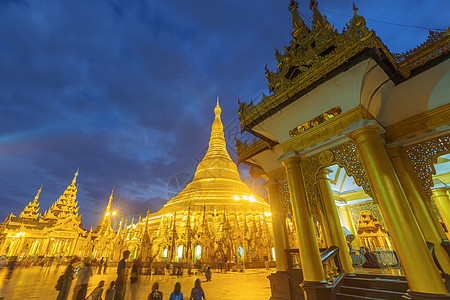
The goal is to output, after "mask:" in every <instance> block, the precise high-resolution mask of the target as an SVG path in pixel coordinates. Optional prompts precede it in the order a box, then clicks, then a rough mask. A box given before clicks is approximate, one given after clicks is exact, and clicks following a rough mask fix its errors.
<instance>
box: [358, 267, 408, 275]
mask: <svg viewBox="0 0 450 300" xmlns="http://www.w3.org/2000/svg"><path fill="white" fill-rule="evenodd" d="M354 268H355V273H356V274H363V275H389V276H405V274H403V270H402V268H394V267H391V268H384V269H370V268H363V267H354Z"/></svg>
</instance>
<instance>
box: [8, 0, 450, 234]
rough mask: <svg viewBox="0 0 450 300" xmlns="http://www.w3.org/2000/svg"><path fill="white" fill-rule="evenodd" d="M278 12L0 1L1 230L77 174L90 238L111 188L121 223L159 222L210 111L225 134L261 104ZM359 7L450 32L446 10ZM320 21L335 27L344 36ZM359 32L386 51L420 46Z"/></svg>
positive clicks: (249, 5)
mask: <svg viewBox="0 0 450 300" xmlns="http://www.w3.org/2000/svg"><path fill="white" fill-rule="evenodd" d="M337 3H338V2H336V1H331V0H328V1H325V0H324V1H320V3H319V8H320V9H326V10H329V11H336V12H341V13H342V12H345V13H346V14H350V15H351V14H352V13H353V12H352V10H351V1H345V3H341V2H339V5H337ZM287 4H288V1H286V3H280V2H278V1H269V0H263V1H259V2H257V3H255V2H252V1H247V2H245V1H244V2H242V1H216V2H211V1H206V0H200V1H191V2H187V1H165V2H164V1H143V0H141V1H138V0H133V1H126V0H109V1H106V0H105V1H75V2H71V1H6V0H3V1H0V166H1V168H0V190H1V191H2V193H1V194H0V208H1V209H2V211H3V212H4V213H3V214H2V215H0V217H6V212H7V211H8V210H12V211H14V212H15V213H16V214H18V213H20V211H21V210H22V209H23V207H24V206H25V205H26V204H27V203H28V202H29V201H31V200H32V199H33V198H34V195H35V194H36V192H37V190H38V189H39V187H40V185H41V184H43V185H44V187H43V190H42V193H41V198H40V199H41V212H43V211H45V210H46V209H47V208H48V206H50V205H51V203H52V202H53V201H55V200H56V199H57V198H58V196H59V195H60V194H61V193H62V192H63V191H64V189H65V188H66V187H67V185H68V184H70V182H71V180H72V177H73V174H74V172H75V170H76V169H77V168H78V167H79V168H80V176H79V178H78V183H79V194H78V200H79V203H80V212H81V213H83V224H84V226H85V227H86V228H88V227H89V226H91V225H93V226H95V225H96V224H97V222H98V220H99V216H101V215H102V210H103V209H104V207H105V206H106V203H107V200H108V197H109V194H110V192H111V189H112V186H114V185H115V186H116V193H115V195H116V198H115V199H116V200H117V201H118V202H117V205H118V206H119V207H120V208H121V210H122V213H123V214H127V215H130V216H136V217H137V215H138V214H141V213H142V212H146V211H147V209H149V210H150V211H156V210H158V209H159V208H160V207H161V206H162V205H163V204H164V203H165V202H166V201H167V200H168V197H169V196H168V184H169V182H170V180H171V179H172V178H173V177H174V176H176V175H177V174H185V173H187V174H192V173H193V172H194V171H195V167H196V163H197V162H198V160H199V159H201V158H202V155H201V153H202V151H203V150H204V149H205V147H206V146H207V145H208V139H209V134H210V130H211V123H212V121H213V118H214V115H213V108H214V106H215V99H216V97H217V96H219V97H220V103H221V106H222V109H223V113H222V120H223V123H224V125H225V127H226V128H232V129H233V128H238V127H239V126H238V124H237V120H236V117H237V109H238V104H237V99H238V98H240V99H241V100H243V101H249V100H250V99H252V98H253V99H256V98H258V97H260V95H261V93H262V92H266V93H267V86H266V85H267V82H266V79H265V77H264V66H265V65H266V64H268V66H269V67H270V68H275V64H276V61H275V59H274V48H275V47H276V48H278V49H282V48H283V46H285V45H287V44H288V43H289V41H290V34H289V31H290V22H291V21H290V15H289V11H288V9H287ZM301 5H302V9H303V10H302V13H303V14H304V15H307V16H309V15H310V12H309V11H308V9H307V7H306V6H307V4H305V3H301ZM357 5H360V6H361V7H360V11H359V12H360V14H362V15H364V16H366V17H367V18H369V17H370V18H373V19H383V20H387V21H392V20H394V21H395V22H398V23H411V24H417V25H427V24H428V25H429V24H431V23H432V26H437V27H442V26H444V27H445V26H448V24H446V23H445V22H447V19H446V17H447V14H446V11H448V9H447V10H445V9H444V8H448V3H447V1H443V0H442V1H431V2H419V1H415V2H414V5H413V4H411V2H410V1H408V2H402V1H398V2H396V3H392V2H391V1H387V0H386V1H381V2H380V1H377V2H373V3H372V2H361V3H357ZM411 7H414V10H412V9H411ZM419 12H420V13H419ZM326 14H327V15H328V16H329V19H330V20H332V21H333V22H337V23H339V24H337V25H336V26H337V27H339V26H341V27H342V26H343V24H345V22H347V20H346V19H345V18H338V17H337V16H336V15H333V14H329V13H326ZM431 17H432V19H431ZM444 17H445V19H444ZM368 24H369V25H370V26H372V25H373V26H374V29H375V30H376V31H377V34H378V35H380V36H381V37H382V38H383V41H384V42H385V43H386V44H387V45H388V46H389V47H391V49H394V50H395V51H398V50H403V51H404V50H407V49H402V46H403V47H406V46H408V47H409V46H410V45H412V44H418V43H420V42H421V41H422V40H424V39H425V36H426V31H421V35H420V36H419V35H418V32H416V31H414V30H410V29H408V28H400V27H394V28H395V30H392V29H393V28H392V27H389V26H387V25H382V24H380V23H376V22H371V21H368ZM338 25H339V26H338ZM430 26H431V25H430ZM403 30H404V31H403ZM404 33H405V34H404ZM233 132H234V131H233ZM236 132H237V131H236ZM234 135H235V134H234V133H232V134H229V136H228V137H227V142H228V143H229V147H228V149H229V152H230V155H231V156H232V157H235V153H234V151H233V148H232V146H233V144H234ZM241 169H242V170H243V173H242V174H241V176H242V177H243V178H245V181H246V182H247V183H249V184H250V185H252V184H253V182H254V181H253V180H252V179H251V178H250V177H249V176H248V175H247V174H246V172H248V170H247V168H245V167H244V166H241ZM257 184H258V183H255V184H254V185H255V186H256V185H257ZM259 184H260V182H259ZM255 192H258V193H260V194H263V195H264V193H265V191H264V189H262V188H256V189H255ZM119 199H120V201H119Z"/></svg>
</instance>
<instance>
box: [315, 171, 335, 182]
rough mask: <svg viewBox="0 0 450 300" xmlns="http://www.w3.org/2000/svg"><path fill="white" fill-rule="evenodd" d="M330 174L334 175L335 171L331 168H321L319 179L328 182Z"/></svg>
mask: <svg viewBox="0 0 450 300" xmlns="http://www.w3.org/2000/svg"><path fill="white" fill-rule="evenodd" d="M330 173H333V170H331V169H330V168H320V170H319V174H318V175H317V178H319V179H326V180H328V179H329V178H328V174H330Z"/></svg>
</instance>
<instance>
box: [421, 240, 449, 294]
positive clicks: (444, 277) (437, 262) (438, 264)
mask: <svg viewBox="0 0 450 300" xmlns="http://www.w3.org/2000/svg"><path fill="white" fill-rule="evenodd" d="M427 246H428V251H430V254H431V257H433V261H434V263H435V265H436V267H437V268H438V269H439V271H440V272H441V277H442V279H443V280H444V281H445V286H446V287H447V290H448V291H449V292H450V275H449V274H447V273H445V271H444V269H442V266H441V264H440V263H439V260H438V258H437V257H436V253H435V251H434V244H433V243H431V242H427Z"/></svg>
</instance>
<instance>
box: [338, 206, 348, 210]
mask: <svg viewBox="0 0 450 300" xmlns="http://www.w3.org/2000/svg"><path fill="white" fill-rule="evenodd" d="M339 210H340V211H350V208H349V206H348V205H340V206H339Z"/></svg>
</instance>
